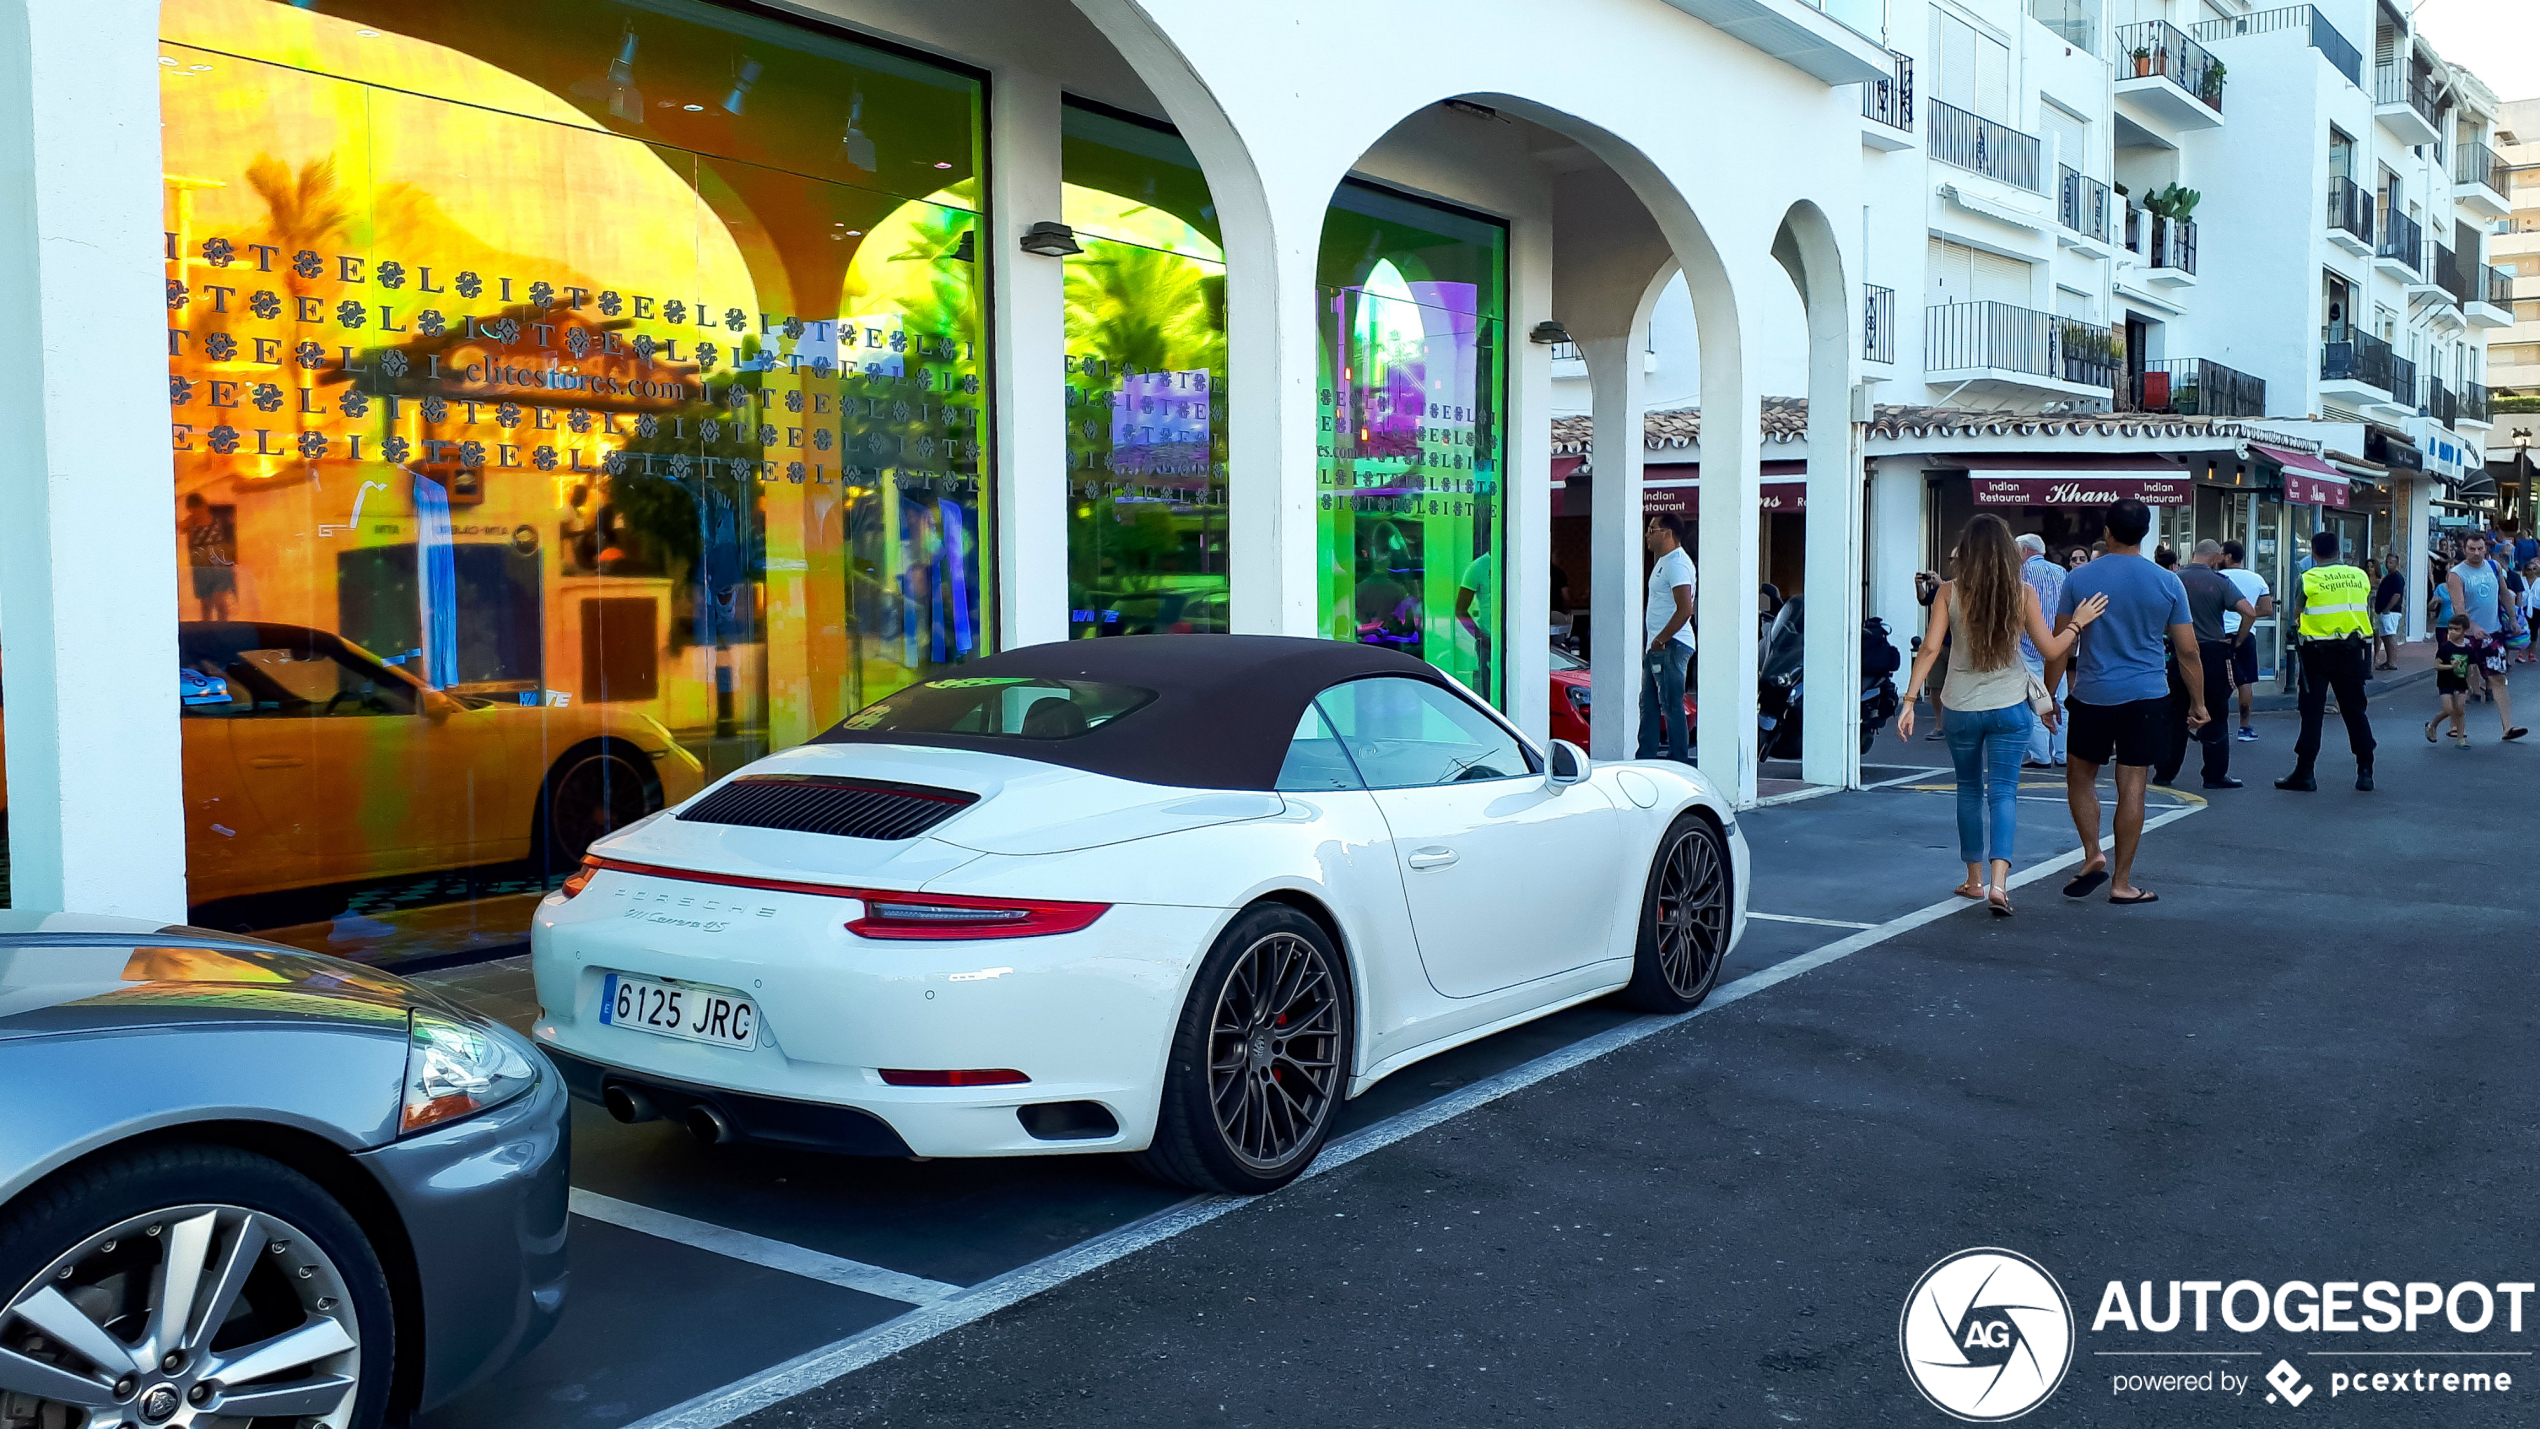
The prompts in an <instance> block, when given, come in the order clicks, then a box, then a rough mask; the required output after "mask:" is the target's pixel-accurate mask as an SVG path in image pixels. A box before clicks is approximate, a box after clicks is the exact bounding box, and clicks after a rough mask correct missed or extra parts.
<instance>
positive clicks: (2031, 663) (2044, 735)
mask: <svg viewBox="0 0 2540 1429" xmlns="http://www.w3.org/2000/svg"><path fill="white" fill-rule="evenodd" d="M2020 660H2021V662H2022V663H2023V664H2025V665H2027V666H2028V672H2029V673H2030V674H2032V675H2035V676H2036V677H2037V678H2038V679H2039V680H2040V681H2043V680H2044V679H2045V678H2046V657H2045V656H2043V655H2026V654H2024V655H2022V656H2021V657H2020ZM2071 683H2072V681H2071V680H2070V678H2069V677H2068V678H2066V679H2065V680H2064V681H2063V682H2062V683H2061V684H2059V685H2058V686H2057V687H2056V689H2055V703H2056V704H2057V705H2058V706H2061V705H2062V704H2063V703H2064V695H2065V687H2066V686H2069V685H2070V684H2071ZM2029 718H2030V722H2031V724H2032V725H2034V728H2032V729H2031V730H2030V731H2029V736H2028V758H2029V762H2030V763H2031V764H2061V763H2063V762H2064V734H2065V731H2066V730H2067V729H2069V728H2070V727H2071V725H2070V720H2069V717H2068V718H2066V719H2059V720H2057V721H2056V722H2055V727H2054V728H2053V729H2048V728H2047V727H2046V721H2044V720H2042V719H2038V718H2037V717H2036V716H2035V715H2034V714H2032V715H2031V716H2030V717H2029Z"/></svg>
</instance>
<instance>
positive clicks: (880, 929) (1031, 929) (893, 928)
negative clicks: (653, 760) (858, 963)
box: [565, 854, 1111, 942]
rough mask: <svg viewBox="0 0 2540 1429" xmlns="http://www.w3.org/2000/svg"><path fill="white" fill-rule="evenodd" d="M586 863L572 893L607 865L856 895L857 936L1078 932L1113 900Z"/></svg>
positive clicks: (647, 873) (912, 938)
mask: <svg viewBox="0 0 2540 1429" xmlns="http://www.w3.org/2000/svg"><path fill="white" fill-rule="evenodd" d="M582 864H583V867H582V869H581V871H580V872H578V873H576V874H574V876H573V877H572V878H568V879H566V880H565V896H566V897H568V898H570V897H572V896H573V895H574V894H576V893H579V892H581V891H582V885H583V884H585V883H588V882H590V879H591V875H592V874H593V873H595V872H597V871H599V870H601V869H604V868H608V869H616V870H617V871H618V872H621V873H633V874H639V875H641V876H643V877H646V878H670V879H677V880H679V881H681V882H683V883H713V884H719V885H721V886H723V887H726V888H764V889H768V890H770V891H772V892H777V893H808V894H811V895H813V896H815V897H820V898H853V899H857V900H859V901H861V902H862V903H863V904H864V911H863V912H861V913H859V914H857V915H856V916H855V917H853V918H850V919H848V920H847V925H846V927H847V931H848V932H850V933H853V934H855V935H856V936H857V937H859V938H881V939H891V940H897V941H901V942H926V941H944V942H951V941H959V940H964V939H978V938H1041V937H1047V936H1048V935H1050V934H1052V933H1073V932H1076V931H1078V930H1079V929H1082V928H1088V927H1091V926H1093V922H1094V920H1095V919H1097V918H1099V917H1101V916H1102V915H1103V914H1105V913H1108V912H1110V911H1111V905H1110V904H1108V903H1074V902H1066V901H1062V900H1059V899H1055V898H979V897H975V896H972V895H970V894H966V893H890V892H884V891H883V890H880V889H875V888H847V887H843V886H841V885H838V884H832V883H798V882H795V881H794V880H792V879H785V878H758V877H754V876H751V875H748V874H737V873H704V872H700V871H698V870H696V869H687V868H664V867H662V866H661V865H659V864H651V863H628V862H626V861H624V860H622V859H614V858H601V857H599V856H598V855H596V854H594V855H592V856H591V857H589V858H585V859H584V860H583V861H582ZM577 880H579V881H578V882H577Z"/></svg>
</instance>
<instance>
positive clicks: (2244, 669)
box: [2231, 636, 2258, 685]
mask: <svg viewBox="0 0 2540 1429" xmlns="http://www.w3.org/2000/svg"><path fill="white" fill-rule="evenodd" d="M2231 682H2232V683H2233V684H2234V685H2254V684H2256V683H2258V642H2257V639H2256V637H2254V636H2253V637H2251V638H2249V639H2247V640H2243V641H2241V642H2240V643H2239V644H2237V645H2234V646H2232V647H2231Z"/></svg>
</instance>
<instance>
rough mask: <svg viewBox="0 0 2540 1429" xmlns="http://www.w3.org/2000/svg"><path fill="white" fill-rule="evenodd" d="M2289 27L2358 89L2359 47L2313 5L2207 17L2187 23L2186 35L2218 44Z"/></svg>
mask: <svg viewBox="0 0 2540 1429" xmlns="http://www.w3.org/2000/svg"><path fill="white" fill-rule="evenodd" d="M2285 31H2291V32H2293V33H2295V34H2298V35H2300V36H2301V37H2302V38H2303V40H2304V42H2306V43H2307V44H2309V45H2310V47H2311V48H2312V49H2315V50H2317V51H2319V52H2320V58H2322V59H2324V60H2326V61H2328V62H2329V65H2330V66H2331V67H2332V68H2334V69H2335V70H2336V71H2337V72H2338V73H2339V74H2342V75H2344V76H2346V82H2347V83H2348V84H2351V85H2354V86H2355V87H2356V88H2358V89H2360V88H2362V87H2363V83H2364V55H2363V51H2361V50H2358V49H2356V48H2355V46H2354V44H2353V42H2352V41H2350V40H2348V39H2347V38H2346V37H2345V36H2344V35H2341V34H2339V33H2338V32H2337V27H2336V26H2335V25H2332V24H2330V23H2329V22H2328V17H2327V16H2326V15H2323V14H2321V13H2320V12H2319V8H2318V7H2317V6H2313V5H2285V6H2282V7H2279V8H2277V9H2273V10H2259V11H2256V12H2254V13H2251V14H2247V15H2234V16H2231V17H2230V18H2228V19H2222V20H2207V21H2205V22H2204V23H2202V24H2197V25H2190V26H2188V27H2187V33H2188V34H2189V36H2191V37H2192V38H2194V39H2195V40H2197V41H2198V42H2199V43H2201V44H2207V45H2214V44H2220V43H2222V42H2223V41H2225V40H2236V39H2240V38H2242V37H2244V36H2249V35H2271V34H2277V33H2281V32H2285Z"/></svg>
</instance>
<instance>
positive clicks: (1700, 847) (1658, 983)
mask: <svg viewBox="0 0 2540 1429" xmlns="http://www.w3.org/2000/svg"><path fill="white" fill-rule="evenodd" d="M1732 877H1733V875H1732V874H1731V872H1730V870H1729V851H1728V846H1727V843H1726V841H1725V840H1723V839H1722V838H1721V837H1720V831H1719V830H1718V829H1716V828H1714V827H1712V824H1711V821H1710V820H1708V819H1706V818H1704V817H1702V816H1701V815H1700V814H1696V813H1692V812H1686V813H1682V814H1678V815H1677V816H1676V821H1675V822H1674V823H1672V824H1669V825H1668V826H1667V835H1666V837H1664V838H1662V839H1660V840H1659V841H1658V855H1657V857H1655V858H1653V859H1651V860H1650V863H1649V882H1648V885H1647V886H1646V888H1645V889H1644V891H1643V892H1642V894H1641V900H1640V937H1639V939H1638V942H1637V944H1636V945H1635V947H1634V949H1633V954H1632V980H1631V981H1630V982H1629V983H1628V984H1626V985H1625V986H1624V988H1623V991H1622V1000H1623V1002H1624V1003H1625V1005H1627V1006H1630V1007H1635V1008H1638V1009H1640V1010H1641V1011H1643V1012H1662V1013H1673V1012H1690V1011H1692V1010H1693V1009H1694V1008H1696V1007H1699V1006H1701V1005H1702V999H1704V998H1706V997H1709V996H1710V995H1711V987H1712V985H1713V984H1714V983H1717V982H1718V981H1719V980H1720V965H1721V964H1722V963H1724V962H1726V961H1727V960H1728V955H1729V899H1730V897H1731V895H1732V894H1733V893H1734V892H1735V890H1734V889H1733V888H1731V887H1730V881H1731V879H1732Z"/></svg>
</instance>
